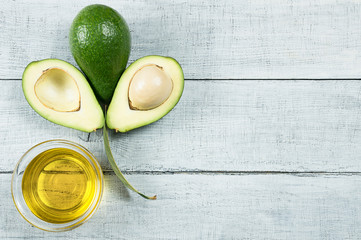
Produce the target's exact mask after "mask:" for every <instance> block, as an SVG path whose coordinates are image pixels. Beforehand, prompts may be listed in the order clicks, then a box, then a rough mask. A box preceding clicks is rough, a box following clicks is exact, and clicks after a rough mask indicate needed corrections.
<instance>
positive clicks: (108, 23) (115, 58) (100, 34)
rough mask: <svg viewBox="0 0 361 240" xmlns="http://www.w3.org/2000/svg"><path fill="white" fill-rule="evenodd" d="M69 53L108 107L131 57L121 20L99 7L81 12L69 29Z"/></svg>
mask: <svg viewBox="0 0 361 240" xmlns="http://www.w3.org/2000/svg"><path fill="white" fill-rule="evenodd" d="M69 41H70V49H71V52H72V54H73V56H74V58H75V61H76V62H77V64H78V65H79V67H80V68H81V70H82V71H83V72H84V73H85V75H86V76H87V77H88V80H89V82H90V84H91V86H92V88H93V90H94V92H95V94H96V96H97V97H98V98H99V99H100V100H101V101H102V102H103V103H106V104H108V103H109V102H110V100H111V98H112V96H113V92H114V89H115V87H116V85H117V82H118V80H119V78H120V76H121V75H122V73H123V71H124V70H125V68H126V65H127V62H128V58H129V54H130V42H131V40H130V32H129V28H128V25H127V23H126V22H125V20H124V19H123V17H122V16H121V15H120V14H119V13H118V12H117V11H115V10H114V9H112V8H110V7H107V6H104V5H100V4H95V5H90V6H87V7H85V8H83V9H82V10H81V11H80V12H79V13H78V15H77V16H76V17H75V19H74V21H73V23H72V25H71V28H70V35H69Z"/></svg>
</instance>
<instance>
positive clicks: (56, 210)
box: [22, 148, 98, 224]
mask: <svg viewBox="0 0 361 240" xmlns="http://www.w3.org/2000/svg"><path fill="white" fill-rule="evenodd" d="M96 181H97V176H96V172H95V171H94V169H93V168H92V165H91V163H90V162H89V161H88V160H87V159H86V158H85V157H84V156H83V155H81V154H80V153H78V152H76V151H75V150H71V149H67V148H53V149H49V150H46V151H44V152H42V153H40V154H39V155H37V156H36V157H35V158H34V159H33V160H32V161H31V162H30V163H29V165H28V166H27V167H26V169H25V171H24V175H23V180H22V191H23V196H24V199H25V202H26V204H27V205H28V207H29V209H30V210H31V211H32V213H33V214H34V215H36V216H37V217H38V218H40V219H42V220H43V221H46V222H49V223H59V224H60V223H66V222H71V221H73V220H75V219H77V218H79V217H81V216H82V215H83V214H84V213H85V212H86V211H87V210H88V209H89V207H90V206H91V205H92V202H93V200H94V198H95V195H96V192H97V190H98V189H97V182H96Z"/></svg>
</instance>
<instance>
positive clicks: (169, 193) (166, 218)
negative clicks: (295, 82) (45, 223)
mask: <svg viewBox="0 0 361 240" xmlns="http://www.w3.org/2000/svg"><path fill="white" fill-rule="evenodd" d="M129 178H130V179H131V180H132V182H134V183H135V185H136V186H138V187H139V188H141V189H145V190H146V191H147V192H150V193H155V192H156V193H158V200H156V201H149V200H144V199H143V198H141V197H139V196H137V195H135V194H133V193H129V192H128V191H127V190H125V189H124V188H123V187H122V185H121V183H120V181H118V180H117V179H116V177H115V176H114V175H112V176H106V178H105V179H106V188H105V196H104V199H103V201H102V203H101V205H100V208H99V210H98V212H97V213H96V214H95V215H94V217H93V218H92V219H90V221H89V222H87V223H85V224H84V225H83V226H80V227H79V228H77V229H75V230H72V231H70V232H65V233H57V234H54V233H48V232H43V231H41V230H38V229H36V228H34V227H31V226H30V224H28V223H27V222H26V221H25V220H23V219H22V217H21V216H20V214H18V213H17V211H16V209H15V207H14V206H13V203H12V200H11V197H10V175H9V174H1V175H0V191H1V193H2V194H3V196H5V197H3V198H2V201H1V203H0V207H1V211H0V219H2V224H1V225H0V238H2V239H3V238H26V239H29V238H35V239H40V238H48V237H51V238H67V239H73V238H77V239H95V238H104V239H110V238H120V239H241V238H242V239H302V240H303V239H357V238H358V237H359V236H360V234H361V230H360V224H361V206H360V201H361V190H360V184H361V176H360V175H357V176H355V175H344V176H340V175H338V176H337V175H309V176H302V175H300V176H293V175H234V176H232V175H155V176H154V175H153V176H152V175H132V176H129Z"/></svg>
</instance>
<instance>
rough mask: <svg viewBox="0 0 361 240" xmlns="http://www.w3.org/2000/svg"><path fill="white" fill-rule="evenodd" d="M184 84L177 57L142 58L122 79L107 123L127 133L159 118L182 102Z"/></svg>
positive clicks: (128, 69) (114, 96)
mask: <svg viewBox="0 0 361 240" xmlns="http://www.w3.org/2000/svg"><path fill="white" fill-rule="evenodd" d="M183 87H184V76H183V71H182V68H181V66H180V65H179V63H178V62H177V61H176V60H175V59H173V58H170V57H162V56H146V57H143V58H140V59H138V60H137V61H135V62H134V63H132V64H131V65H130V66H129V67H128V68H127V69H126V70H125V72H124V73H123V75H122V76H121V78H120V79H119V82H118V85H117V87H116V89H115V91H114V95H113V98H112V101H111V102H110V105H109V108H108V112H107V117H106V123H107V126H108V127H109V128H110V129H115V130H117V131H120V132H127V131H129V130H132V129H134V128H138V127H141V126H145V125H147V124H150V123H152V122H155V121H157V120H158V119H160V118H162V117H163V116H164V115H166V114H167V113H168V112H169V111H170V110H172V109H173V107H174V106H175V105H176V104H177V103H178V101H179V99H180V97H181V96H182V93H183Z"/></svg>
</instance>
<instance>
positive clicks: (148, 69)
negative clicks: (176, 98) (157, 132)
mask: <svg viewBox="0 0 361 240" xmlns="http://www.w3.org/2000/svg"><path fill="white" fill-rule="evenodd" d="M172 90H173V81H172V79H171V77H170V76H169V75H168V74H167V73H166V72H165V71H164V69H163V68H162V67H161V66H158V65H155V64H149V65H145V66H143V67H141V68H140V69H139V70H138V71H137V72H136V73H135V74H134V76H133V77H132V79H131V81H130V84H129V90H128V100H129V107H130V108H131V109H133V110H151V109H154V108H156V107H158V106H160V105H162V104H163V103H164V102H165V101H166V100H167V99H168V98H169V96H170V95H171V93H172Z"/></svg>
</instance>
